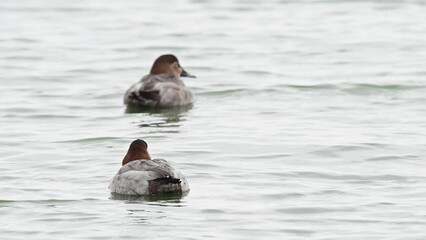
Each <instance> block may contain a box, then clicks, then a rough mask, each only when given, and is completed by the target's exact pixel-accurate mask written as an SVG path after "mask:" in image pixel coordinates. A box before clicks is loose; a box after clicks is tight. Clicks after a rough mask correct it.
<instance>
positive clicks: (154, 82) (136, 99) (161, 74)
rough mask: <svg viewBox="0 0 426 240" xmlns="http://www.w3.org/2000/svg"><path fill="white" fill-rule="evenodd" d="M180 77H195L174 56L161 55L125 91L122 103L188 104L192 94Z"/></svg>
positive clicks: (156, 106)
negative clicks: (144, 74)
mask: <svg viewBox="0 0 426 240" xmlns="http://www.w3.org/2000/svg"><path fill="white" fill-rule="evenodd" d="M180 77H189V78H195V76H194V75H191V74H189V73H188V72H187V71H185V70H184V69H183V68H182V66H181V65H180V63H179V60H178V59H177V57H176V56H174V55H172V54H165V55H161V56H160V57H158V58H157V59H156V60H155V61H154V64H153V65H152V67H151V70H150V72H149V74H148V75H146V76H144V77H142V79H141V80H140V81H139V82H137V83H135V84H133V85H131V86H130V88H129V89H128V90H127V91H126V93H125V94H124V104H125V105H127V106H136V107H149V108H170V107H178V106H185V105H190V104H192V103H193V102H194V96H193V94H192V92H191V91H190V90H189V89H188V88H187V87H186V86H185V84H184V82H183V81H182V80H181V79H180Z"/></svg>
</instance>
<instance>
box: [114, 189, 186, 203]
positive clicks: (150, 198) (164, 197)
mask: <svg viewBox="0 0 426 240" xmlns="http://www.w3.org/2000/svg"><path fill="white" fill-rule="evenodd" d="M188 193H189V191H188V192H185V193H167V194H160V195H147V196H141V195H123V194H118V193H111V197H110V199H111V200H119V201H125V202H126V203H129V204H148V205H150V206H163V207H183V206H185V205H184V204H183V202H182V199H183V198H184V197H186V196H187V195H188Z"/></svg>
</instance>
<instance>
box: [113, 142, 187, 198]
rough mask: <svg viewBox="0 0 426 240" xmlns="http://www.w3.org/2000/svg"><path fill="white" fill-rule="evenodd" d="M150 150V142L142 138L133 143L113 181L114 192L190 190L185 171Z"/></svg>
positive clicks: (173, 191)
mask: <svg viewBox="0 0 426 240" xmlns="http://www.w3.org/2000/svg"><path fill="white" fill-rule="evenodd" d="M147 149H148V144H147V143H146V142H145V141H143V140H140V139H138V140H135V141H133V142H132V143H131V144H130V147H129V150H128V151H127V154H126V156H125V157H124V159H123V162H122V167H121V169H120V170H119V171H118V173H117V174H116V175H115V176H114V178H113V179H112V180H111V182H110V185H109V189H110V190H111V192H113V193H118V194H125V195H158V194H168V193H172V194H180V193H185V192H188V191H189V185H188V182H187V181H186V178H185V177H184V176H183V174H182V173H181V172H179V171H178V170H176V169H174V168H173V167H172V166H171V164H170V163H169V162H168V161H166V160H164V159H159V158H157V159H151V157H150V155H149V154H148V150H147Z"/></svg>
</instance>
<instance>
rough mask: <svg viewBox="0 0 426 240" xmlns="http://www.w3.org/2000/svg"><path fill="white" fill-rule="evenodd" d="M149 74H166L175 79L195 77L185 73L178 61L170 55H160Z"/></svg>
mask: <svg viewBox="0 0 426 240" xmlns="http://www.w3.org/2000/svg"><path fill="white" fill-rule="evenodd" d="M150 74H168V75H171V76H174V77H176V78H179V77H191V78H195V76H193V75H191V74H189V73H188V72H186V71H185V70H184V69H183V68H182V67H181V66H180V64H179V60H178V59H177V57H175V56H174V55H172V54H166V55H161V56H160V57H158V58H157V59H156V60H155V62H154V64H153V65H152V68H151V72H150Z"/></svg>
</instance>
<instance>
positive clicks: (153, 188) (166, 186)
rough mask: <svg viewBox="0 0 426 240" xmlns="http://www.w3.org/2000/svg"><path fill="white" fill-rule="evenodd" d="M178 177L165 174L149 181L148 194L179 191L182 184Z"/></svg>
mask: <svg viewBox="0 0 426 240" xmlns="http://www.w3.org/2000/svg"><path fill="white" fill-rule="evenodd" d="M180 183H181V180H180V179H179V178H174V177H172V176H166V177H162V178H156V179H154V180H150V181H149V192H150V194H161V193H181V192H182V186H181V184H180Z"/></svg>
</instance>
